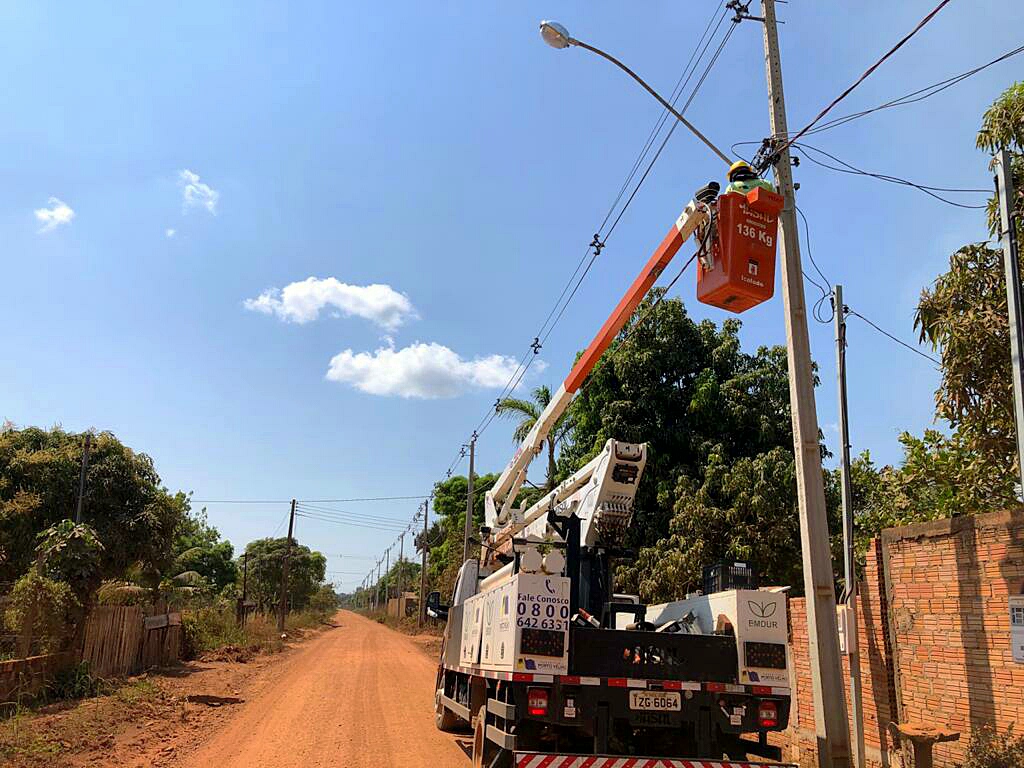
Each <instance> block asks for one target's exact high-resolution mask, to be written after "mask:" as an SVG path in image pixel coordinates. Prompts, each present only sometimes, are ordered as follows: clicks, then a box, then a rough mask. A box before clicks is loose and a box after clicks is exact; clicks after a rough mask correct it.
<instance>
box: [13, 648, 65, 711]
mask: <svg viewBox="0 0 1024 768" xmlns="http://www.w3.org/2000/svg"><path fill="white" fill-rule="evenodd" d="M74 663H75V655H74V654H73V653H50V654H46V655H45V656H30V657H28V658H27V659H14V660H12V661H0V704H7V703H14V702H18V701H20V700H21V699H23V698H31V697H32V696H34V695H35V694H37V693H39V691H40V690H42V688H43V686H44V685H45V684H46V683H47V681H49V680H51V679H52V678H53V676H54V675H55V674H56V673H57V672H58V671H60V670H61V669H64V668H65V667H69V666H71V665H72V664H74Z"/></svg>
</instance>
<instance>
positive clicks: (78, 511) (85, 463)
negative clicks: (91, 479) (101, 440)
mask: <svg viewBox="0 0 1024 768" xmlns="http://www.w3.org/2000/svg"><path fill="white" fill-rule="evenodd" d="M91 446H92V435H91V434H90V433H89V432H86V433H85V444H84V445H83V446H82V471H81V472H80V473H79V475H78V506H77V507H76V508H75V522H76V523H80V522H82V497H83V496H85V470H86V469H88V468H89V448H90V447H91Z"/></svg>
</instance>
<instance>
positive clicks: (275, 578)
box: [245, 536, 327, 612]
mask: <svg viewBox="0 0 1024 768" xmlns="http://www.w3.org/2000/svg"><path fill="white" fill-rule="evenodd" d="M287 543H288V539H287V537H284V536H282V537H281V538H278V539H257V540H256V541H250V542H249V543H248V544H247V545H246V547H245V554H246V557H247V558H248V561H249V596H250V598H251V599H252V600H254V601H255V602H256V604H257V605H258V606H259V608H260V610H262V611H266V612H271V611H274V610H276V609H277V605H278V599H279V597H280V595H281V581H282V578H283V567H284V557H285V549H286V547H287ZM326 572H327V558H326V557H324V556H323V555H322V554H321V553H320V552H314V551H312V550H310V548H309V547H307V546H305V545H302V544H299V543H298V542H297V541H296V540H295V539H294V538H293V539H292V549H291V558H290V560H289V564H288V597H289V599H288V602H289V605H290V606H291V608H292V610H301V609H302V608H305V607H306V605H307V604H308V603H309V601H310V599H311V598H312V596H313V595H314V593H316V591H317V590H318V589H319V588H320V585H321V584H323V581H324V576H325V575H326Z"/></svg>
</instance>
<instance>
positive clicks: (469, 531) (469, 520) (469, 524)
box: [462, 430, 476, 562]
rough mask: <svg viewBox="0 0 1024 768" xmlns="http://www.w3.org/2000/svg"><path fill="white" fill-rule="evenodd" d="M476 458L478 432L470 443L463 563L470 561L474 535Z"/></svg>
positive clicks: (474, 432)
mask: <svg viewBox="0 0 1024 768" xmlns="http://www.w3.org/2000/svg"><path fill="white" fill-rule="evenodd" d="M475 457H476V430H473V438H472V439H471V440H470V441H469V482H468V483H467V485H466V532H465V536H464V537H463V542H462V562H466V561H467V560H469V539H470V537H471V536H472V535H473V502H474V499H473V460H474V458H475Z"/></svg>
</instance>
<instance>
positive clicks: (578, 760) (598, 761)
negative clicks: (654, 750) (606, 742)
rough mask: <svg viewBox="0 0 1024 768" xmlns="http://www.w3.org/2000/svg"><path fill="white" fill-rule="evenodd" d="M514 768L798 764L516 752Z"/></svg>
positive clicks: (789, 766) (769, 767) (770, 767)
mask: <svg viewBox="0 0 1024 768" xmlns="http://www.w3.org/2000/svg"><path fill="white" fill-rule="evenodd" d="M515 768H797V766H796V764H795V763H766V762H763V761H754V762H750V761H748V760H695V759H693V758H685V757H626V756H622V755H553V754H551V753H548V752H516V753H515Z"/></svg>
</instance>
